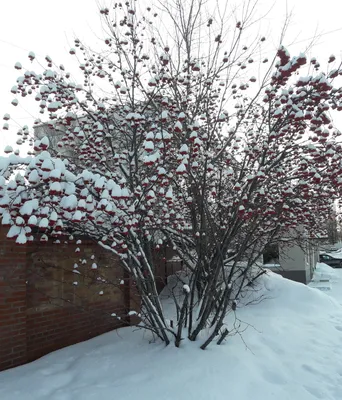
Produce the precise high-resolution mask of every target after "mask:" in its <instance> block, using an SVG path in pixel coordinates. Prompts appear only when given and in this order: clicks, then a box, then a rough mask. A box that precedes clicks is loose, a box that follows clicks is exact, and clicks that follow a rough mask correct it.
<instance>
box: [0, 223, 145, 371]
mask: <svg viewBox="0 0 342 400" xmlns="http://www.w3.org/2000/svg"><path fill="white" fill-rule="evenodd" d="M6 233H7V229H6V228H1V227H0V370H3V369H7V368H11V367H14V366H17V365H20V364H23V363H25V362H28V361H32V360H34V359H37V358H39V357H41V356H43V355H45V354H47V353H49V352H51V351H54V350H57V349H59V348H62V347H65V346H68V345H71V344H75V343H78V342H80V341H83V340H87V339H90V338H92V337H94V336H97V335H99V334H102V333H104V332H108V331H109V330H112V329H115V328H117V327H120V326H124V325H127V324H129V323H130V320H129V318H128V317H127V312H128V311H130V310H132V309H135V310H138V309H139V307H140V302H139V298H138V297H137V295H136V293H134V296H132V294H131V293H133V292H134V290H132V289H131V282H130V281H129V279H127V276H124V273H123V270H122V268H121V267H120V265H119V262H118V260H117V259H116V258H115V257H110V256H108V253H107V252H106V251H105V250H103V249H102V248H100V247H99V246H96V245H94V244H93V243H92V242H82V244H76V243H74V244H68V245H66V244H63V241H61V242H62V244H53V243H52V242H47V243H42V242H39V241H38V240H37V241H35V242H33V243H31V244H28V245H24V246H18V245H15V244H14V243H13V242H12V241H9V240H7V239H6V237H5V236H6ZM76 249H77V252H76V251H75V250H76ZM78 250H79V251H78ZM92 258H94V259H92ZM81 260H86V261H87V263H86V264H85V265H82V264H81ZM92 262H96V263H97V265H98V269H97V270H96V271H93V270H92V269H91V264H92ZM75 263H78V264H79V270H80V272H81V274H80V275H78V274H74V273H73V272H72V270H73V266H74V264H75ZM99 277H101V278H103V279H106V283H103V282H101V284H99V282H98V279H99ZM76 281H79V283H80V284H79V285H77V286H75V285H74V282H76ZM123 282H124V284H122V283H123ZM99 291H101V295H99ZM102 292H103V293H102ZM112 313H115V314H116V315H118V316H120V318H121V319H120V320H119V319H117V318H115V317H112V316H111V314H112Z"/></svg>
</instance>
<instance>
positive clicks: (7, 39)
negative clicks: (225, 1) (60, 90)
mask: <svg viewBox="0 0 342 400" xmlns="http://www.w3.org/2000/svg"><path fill="white" fill-rule="evenodd" d="M209 1H211V0H209ZM103 3H104V1H101V4H103ZM107 3H108V2H107ZM272 6H273V8H272V11H271V12H270V13H269V15H268V16H267V17H266V18H265V19H264V25H263V27H265V31H269V30H271V32H272V36H274V38H275V41H274V42H276V40H277V39H278V37H279V28H280V27H281V24H282V21H283V20H284V17H285V14H286V9H287V10H292V11H293V17H292V22H291V25H290V27H289V30H288V36H287V39H286V40H285V44H287V45H288V44H289V43H294V44H292V45H291V46H290V47H289V50H290V52H291V53H293V54H294V53H296V52H298V51H300V50H304V49H305V47H306V44H307V40H308V39H310V38H311V37H313V36H314V35H315V32H316V31H317V32H318V33H320V34H322V36H321V37H320V39H319V40H318V43H317V44H316V46H315V48H314V50H313V51H312V55H315V56H316V57H317V58H320V60H321V61H322V62H323V61H324V58H325V59H327V58H328V56H329V55H330V54H332V53H333V54H335V55H336V56H337V58H338V59H341V58H342V56H341V50H342V18H341V15H342V2H341V1H338V0H324V1H323V0H297V1H295V0H288V1H286V0H273V1H271V0H261V1H260V5H259V7H258V12H259V13H260V14H262V13H263V11H266V10H268V9H270V7H272ZM97 10H98V7H97V3H96V1H95V0H58V1H52V0H29V1H28V0H14V1H5V0H1V1H0V15H1V23H0V54H1V59H0V93H1V95H0V154H2V149H3V148H4V146H5V145H6V144H11V145H13V144H14V143H15V141H16V135H15V129H14V130H12V135H9V133H8V132H6V131H3V130H2V129H1V127H2V116H3V114H5V113H6V112H8V113H9V114H11V117H13V118H14V119H15V120H16V122H17V123H18V124H21V125H24V124H28V125H30V124H32V121H33V117H38V116H39V114H38V113H36V114H35V115H32V114H33V112H32V110H34V109H35V110H37V108H33V107H30V106H26V107H25V104H24V107H25V109H24V108H23V107H22V106H21V105H19V106H18V107H14V106H12V105H11V104H10V102H11V100H12V99H13V95H12V94H11V93H10V89H11V87H12V86H13V85H14V84H15V81H16V78H17V77H18V75H20V73H18V71H16V70H15V69H14V64H15V63H16V62H17V61H20V62H22V64H23V66H24V69H25V68H26V69H30V62H29V60H28V58H27V55H28V52H29V51H34V52H35V53H36V55H37V57H38V56H41V57H42V58H44V57H45V56H46V55H47V54H48V55H49V56H50V57H52V59H53V61H55V62H56V63H57V64H60V63H62V64H64V65H65V66H66V67H67V66H68V64H71V63H72V58H71V56H70V55H69V54H68V52H69V49H70V47H72V45H73V38H74V37H75V36H78V37H80V38H81V39H84V40H85V42H88V43H89V42H90V43H92V42H93V40H94V37H95V34H99V35H100V22H99V16H98V12H97ZM271 40H272V37H271ZM30 101H31V102H34V99H33V98H31V100H30ZM19 102H20V98H19ZM11 125H15V124H14V123H13V122H11ZM339 128H340V129H342V127H339Z"/></svg>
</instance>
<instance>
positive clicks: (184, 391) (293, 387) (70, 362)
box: [0, 264, 342, 400]
mask: <svg viewBox="0 0 342 400" xmlns="http://www.w3.org/2000/svg"><path fill="white" fill-rule="evenodd" d="M322 276H323V278H324V277H327V276H328V280H329V282H330V283H331V289H330V290H326V291H322V290H317V289H316V288H311V287H308V286H304V285H301V284H299V283H295V282H291V281H288V280H286V279H283V278H282V277H280V276H278V275H275V274H273V273H270V274H269V275H267V276H263V277H262V278H261V281H260V293H262V294H263V296H264V297H265V299H264V300H263V301H262V302H260V303H258V304H254V305H249V306H247V307H245V308H243V309H240V310H238V314H237V315H238V317H239V318H240V319H241V320H242V321H245V322H246V323H248V324H249V326H247V325H246V324H243V326H244V327H246V328H247V329H246V330H245V332H243V334H242V338H243V340H242V339H241V337H240V336H239V335H236V336H233V337H229V338H228V340H227V341H226V343H225V344H224V345H221V346H216V345H215V344H214V345H212V346H211V347H209V348H208V349H207V350H206V351H202V350H200V349H199V345H200V343H199V342H196V343H189V342H188V341H186V340H185V341H184V343H183V344H182V348H181V349H176V348H175V347H174V346H172V345H170V346H168V347H166V348H165V347H164V346H163V344H156V343H149V340H148V337H147V336H146V335H144V333H143V332H142V331H138V332H135V331H134V330H133V329H131V328H125V329H121V330H119V331H116V332H111V333H108V334H105V335H102V336H100V337H98V338H95V339H92V340H89V341H87V342H84V343H80V344H78V345H75V346H71V347H68V348H65V349H62V350H59V351H56V352H55V353H52V354H49V355H47V356H45V357H43V358H41V359H39V360H37V361H35V362H33V363H31V364H28V365H25V366H22V367H18V368H15V369H12V370H9V371H5V372H2V373H0V399H1V400H98V399H101V400H112V399H113V400H114V399H115V400H116V399H120V400H137V399H141V400H174V399H177V400H221V399H222V400H227V399H235V400H251V399H253V400H275V399H276V400H289V399H291V400H314V399H324V400H341V399H342V306H341V303H342V271H339V270H332V269H331V268H330V267H327V266H324V265H322V264H320V265H319V266H318V270H317V273H316V276H315V279H320V278H319V277H321V278H322Z"/></svg>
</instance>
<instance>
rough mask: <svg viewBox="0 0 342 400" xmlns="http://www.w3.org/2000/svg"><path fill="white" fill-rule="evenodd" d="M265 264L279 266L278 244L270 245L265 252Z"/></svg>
mask: <svg viewBox="0 0 342 400" xmlns="http://www.w3.org/2000/svg"><path fill="white" fill-rule="evenodd" d="M263 263H264V265H265V264H277V265H279V246H278V244H277V243H274V244H268V245H267V246H266V247H265V250H264V252H263Z"/></svg>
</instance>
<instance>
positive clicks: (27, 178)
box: [0, 0, 342, 349]
mask: <svg viewBox="0 0 342 400" xmlns="http://www.w3.org/2000/svg"><path fill="white" fill-rule="evenodd" d="M255 5H256V4H251V3H250V2H248V3H246V4H245V5H244V7H242V8H241V9H237V10H235V11H234V12H232V13H231V14H229V13H228V11H227V10H225V12H219V10H218V9H216V10H214V11H213V10H210V14H209V13H208V11H207V9H206V6H207V5H206V3H205V2H204V1H202V0H189V1H185V2H182V1H180V0H172V1H167V2H163V3H158V4H157V5H156V6H154V7H151V8H150V7H148V8H147V10H145V11H141V10H139V9H138V6H137V3H136V2H134V1H128V2H126V3H115V4H114V5H113V9H109V8H102V9H100V14H101V16H102V19H103V22H104V24H103V26H104V36H105V38H104V41H103V46H104V48H103V49H101V50H100V51H94V50H91V49H89V48H88V47H87V46H86V45H85V44H83V43H82V42H81V41H80V40H79V39H75V44H74V48H72V49H71V50H70V54H71V55H73V56H75V57H77V60H78V62H79V68H80V70H81V72H82V74H83V82H82V84H77V83H75V82H74V81H73V79H72V78H71V76H70V74H69V73H68V72H66V71H65V68H64V67H63V66H62V65H61V66H57V65H56V64H55V63H54V62H53V61H52V60H51V58H50V57H48V56H47V57H46V60H45V61H46V63H47V67H46V68H44V69H43V71H40V72H34V71H32V70H31V68H32V67H31V66H29V67H30V68H29V69H28V70H26V72H24V74H23V75H22V76H21V77H19V78H18V80H17V83H16V85H15V86H14V87H13V88H12V92H13V93H14V94H15V95H16V96H17V97H26V96H33V97H34V98H35V100H36V101H37V104H38V107H39V109H40V113H41V114H42V118H43V119H44V120H45V122H44V124H43V125H42V119H37V120H36V121H35V129H36V131H38V130H39V129H40V130H42V127H43V128H44V129H43V130H45V131H46V132H47V131H49V132H50V134H49V135H47V136H44V137H42V138H40V139H37V140H35V141H34V143H33V141H32V151H30V154H29V155H28V157H20V156H19V154H18V152H17V153H14V154H11V155H10V156H9V157H8V158H4V159H3V160H2V163H1V173H2V175H3V178H2V180H1V181H0V186H1V199H0V207H1V208H0V210H1V213H2V223H3V224H5V225H9V226H10V228H9V233H8V237H9V238H12V239H14V240H16V242H17V243H19V244H20V243H25V242H26V241H27V240H30V239H31V237H32V233H31V229H32V228H33V227H34V228H36V229H38V230H39V231H40V232H41V240H43V241H45V240H51V238H58V236H59V235H61V234H63V233H64V232H66V231H67V232H68V233H72V234H73V235H86V236H87V237H91V238H92V239H93V240H95V241H96V242H98V243H99V244H100V245H101V246H103V247H104V248H105V249H107V250H108V252H112V253H114V254H116V255H118V256H119V257H120V260H121V263H122V265H123V267H124V268H125V270H126V271H127V273H128V274H129V276H130V277H131V278H132V279H133V280H134V281H135V283H136V285H137V289H138V291H139V294H140V296H141V302H142V310H143V319H144V321H143V322H144V324H145V326H146V328H147V329H149V330H152V331H153V332H154V333H155V334H157V335H158V336H159V337H160V338H161V339H162V340H164V341H165V343H169V342H170V340H174V341H175V344H176V346H179V345H180V342H181V340H182V338H184V336H185V335H186V336H187V337H188V338H189V339H190V340H196V339H197V338H198V335H199V333H200V332H201V331H202V330H203V329H204V328H208V327H209V328H210V334H209V335H208V337H207V339H206V340H205V342H204V343H202V346H201V347H202V348H203V349H204V348H206V347H207V345H208V344H209V343H210V342H211V341H212V340H213V339H214V338H215V337H217V338H218V341H217V343H218V344H220V343H221V342H222V340H223V339H224V338H226V337H227V335H228V334H229V333H230V329H229V327H226V325H225V317H226V315H227V313H229V312H235V310H236V307H237V304H238V300H239V299H240V298H241V296H242V295H243V293H244V291H245V290H246V289H247V288H248V287H251V286H252V285H253V283H254V281H255V279H256V277H257V276H259V275H260V273H263V269H260V267H257V266H256V262H257V260H258V259H259V257H260V255H261V254H262V252H263V250H264V248H265V246H266V245H268V244H270V243H274V242H275V241H282V240H284V241H289V240H292V241H293V240H298V238H300V239H303V238H304V237H311V236H313V235H314V234H316V233H318V232H320V230H321V228H322V226H323V223H324V220H325V219H326V217H327V215H329V213H330V211H331V205H332V201H334V200H335V199H337V198H338V196H339V194H340V188H341V180H340V174H341V144H340V141H339V138H340V136H341V134H340V132H339V130H337V129H335V127H334V124H333V121H332V115H333V113H334V112H337V111H341V110H342V89H341V87H339V86H338V85H337V84H336V82H337V83H338V79H339V77H340V75H342V70H341V65H340V64H338V63H337V62H336V60H335V57H334V56H331V57H330V58H329V60H328V62H327V66H324V70H323V68H322V67H321V66H320V64H319V63H318V61H317V60H316V59H314V58H312V59H311V60H308V59H307V56H306V54H303V53H301V54H298V55H295V56H291V55H290V54H289V52H288V51H287V50H286V48H285V47H284V46H283V45H282V43H281V41H282V39H283V36H282V35H281V38H280V44H279V48H278V49H277V50H276V51H275V53H274V57H270V60H271V61H268V60H267V59H266V58H265V57H264V56H263V57H261V56H260V54H263V53H262V48H263V45H264V43H265V41H266V38H265V37H263V36H262V35H259V36H257V37H256V38H255V37H254V38H253V40H251V37H250V36H249V33H248V32H249V29H250V28H251V27H252V26H253V24H252V22H253V11H254V8H255ZM210 15H213V17H211V16H210ZM161 22H164V27H163V25H161V26H158V23H161ZM159 25H160V24H159ZM247 42H249V43H250V44H249V45H245V43H247ZM29 60H30V61H31V62H32V63H34V62H35V55H34V53H32V52H31V53H30V54H29ZM256 64H257V65H258V67H255V65H256ZM15 68H16V69H18V70H21V69H22V65H21V64H20V63H17V64H16V65H15ZM37 68H39V64H37ZM258 68H259V70H260V71H261V72H260V73H259V77H258V78H256V77H255V75H256V71H257V69H258ZM12 104H13V105H14V106H15V105H17V104H18V100H17V98H16V99H14V100H13V102H12ZM4 119H5V120H6V121H7V120H9V119H10V116H9V115H8V114H5V116H4ZM7 128H8V125H7V122H5V124H4V129H7ZM18 135H19V139H18V142H17V143H18V144H19V145H22V144H25V143H26V142H28V141H30V140H32V137H33V135H32V131H31V130H30V129H29V128H27V127H23V128H22V129H21V130H20V131H19V132H18ZM48 136H49V137H50V140H49V138H48ZM56 137H60V141H59V142H58V143H56V145H52V146H50V142H54V140H55V139H54V138H56ZM30 138H31V139H30ZM5 152H6V153H11V152H13V149H12V148H10V147H7V148H6V149H5ZM18 166H22V168H23V172H19V173H17V174H16V176H15V177H14V178H11V179H8V178H9V177H10V175H11V173H12V172H13V171H14V170H17V169H18ZM5 178H6V179H5ZM52 240H53V239H52ZM163 246H170V247H172V249H173V250H174V252H176V253H177V254H178V256H179V257H180V258H181V260H182V261H183V263H184V271H182V273H179V274H178V275H177V276H178V278H177V279H178V283H179V284H180V286H179V285H178V286H177V289H179V287H180V289H181V290H180V291H179V290H178V292H177V293H176V292H174V291H171V292H170V295H171V296H172V297H173V300H174V306H175V315H176V317H175V321H174V323H173V324H170V320H169V316H167V315H166V314H165V312H164V310H163V305H162V303H161V301H160V297H159V295H158V292H157V287H156V275H155V270H154V264H153V263H154V257H153V254H154V252H155V251H157V250H158V249H159V248H161V247H163ZM185 332H186V333H185Z"/></svg>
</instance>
